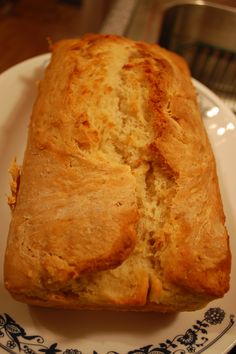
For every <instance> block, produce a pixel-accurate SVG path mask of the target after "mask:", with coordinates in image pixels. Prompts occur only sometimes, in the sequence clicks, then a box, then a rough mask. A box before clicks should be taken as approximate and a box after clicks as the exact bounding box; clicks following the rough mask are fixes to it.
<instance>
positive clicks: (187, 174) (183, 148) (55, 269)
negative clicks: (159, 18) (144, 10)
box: [5, 35, 230, 311]
mask: <svg viewBox="0 0 236 354" xmlns="http://www.w3.org/2000/svg"><path fill="white" fill-rule="evenodd" d="M52 51H53V53H52V60H51V63H50V65H49V66H48V68H47V70H46V73H45V77H44V79H43V80H42V82H41V83H40V87H39V95H38V99H37V101H36V103H35V105H34V109H33V114H32V118H31V123H30V127H29V137H28V145H27V149H26V153H25V158H24V164H23V168H22V173H21V177H20V188H19V192H18V195H17V200H16V205H15V208H14V210H13V217H12V222H11V226H10V231H9V239H8V247H7V251H6V258H5V283H6V287H7V288H8V289H9V291H10V292H11V293H12V294H13V295H14V296H15V297H16V298H18V299H20V300H23V301H26V302H29V303H36V304H40V305H45V306H59V307H72V308H83V307H87V308H103V307H105V308H123V309H132V308H133V309H134V308H135V309H141V310H163V311H172V310H189V309H190V310H191V309H196V308H199V307H201V306H203V305H204V304H205V303H206V302H208V301H210V300H211V299H213V298H216V297H220V296H223V295H224V293H225V292H226V291H227V290H228V287H229V272H230V251H229V245H228V235H227V231H226V229H225V226H224V221H225V220H224V213H223V208H222V202H221V198H220V193H219V186H218V181H217V175H216V168H215V160H214V156H213V153H212V150H211V147H210V144H209V141H208V138H207V135H206V132H205V129H204V126H203V123H202V119H201V115H200V112H199V108H198V105H197V101H196V93H195V90H194V88H193V86H192V83H191V79H190V74H189V71H188V68H187V65H186V63H185V62H184V60H183V59H182V58H180V57H179V56H177V55H176V54H174V53H171V52H169V51H167V50H165V49H163V48H160V47H159V46H157V45H152V44H147V43H142V42H134V41H132V40H130V39H127V38H123V37H118V36H109V35H106V36H104V35H86V36H84V37H83V38H81V39H71V40H64V41H60V42H58V43H56V44H55V45H54V46H53V48H52ZM16 249H17V253H16ZM13 256H14V257H13Z"/></svg>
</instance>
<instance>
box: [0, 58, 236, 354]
mask: <svg viewBox="0 0 236 354" xmlns="http://www.w3.org/2000/svg"><path fill="white" fill-rule="evenodd" d="M48 59H49V55H48V54H46V55H41V56H39V57H36V58H33V59H30V60H27V61H25V62H23V63H20V64H18V65H16V66H15V67H13V68H11V69H9V70H8V71H6V72H5V73H3V74H2V75H0V113H1V114H0V171H1V174H0V198H1V200H0V206H1V207H0V220H1V237H0V262H1V264H0V269H1V275H0V353H12V354H15V353H26V354H35V353H37V354H40V353H46V354H55V353H61V354H108V353H109V354H115V353H116V354H128V353H129V354H141V353H144V354H154V353H155V354H173V353H175V354H187V353H198V354H199V353H202V352H204V353H206V354H210V353H212V354H213V353H214V354H215V353H217V354H220V353H226V352H227V351H228V350H229V349H230V348H231V347H232V346H233V344H234V343H235V342H236V325H235V323H234V322H235V319H234V316H235V314H236V277H235V261H234V259H235V255H236V239H235V237H236V233H235V231H236V227H235V221H234V218H233V216H234V215H236V166H235V161H236V159H235V155H236V120H235V117H234V116H233V114H232V113H231V112H230V111H229V110H228V109H227V108H226V107H225V106H224V105H223V104H222V102H221V101H220V100H219V99H218V98H217V97H216V96H215V95H214V94H213V93H212V92H210V91H209V90H208V89H206V88H205V87H204V86H203V85H201V84H199V83H197V82H196V81H194V84H195V86H196V88H197V90H198V92H199V99H200V103H201V107H202V110H203V112H204V122H205V124H206V128H207V131H208V133H209V136H210V140H211V142H212V146H213V149H214V152H215V155H216V159H217V165H218V173H219V177H220V183H221V191H222V196H223V202H224V207H225V213H226V216H227V226H228V230H229V234H230V238H231V247H232V252H233V256H234V257H233V267H232V281H231V289H230V291H229V293H228V294H227V295H226V296H225V297H224V298H223V299H220V300H217V301H214V302H212V303H211V304H210V305H208V306H207V307H206V308H205V309H203V310H201V311H196V312H192V313H180V314H168V315H162V314H156V313H150V314H149V313H122V312H117V313H115V312H104V311H101V312H86V311H82V312H76V311H62V310H52V309H41V308H35V307H29V306H27V305H24V304H21V303H18V302H16V301H14V300H13V299H12V298H11V297H10V295H9V294H8V293H7V292H6V291H5V290H4V286H3V275H2V270H3V256H4V250H5V246H6V239H7V233H8V226H9V220H10V211H9V208H8V206H7V203H6V195H7V194H8V193H9V187H8V184H9V175H8V173H7V170H8V167H9V165H10V163H11V160H12V158H13V157H14V156H17V161H18V162H20V161H21V160H22V156H23V152H24V148H25V143H26V136H27V125H28V122H29V117H30V113H31V109H32V104H33V102H34V99H35V96H36V91H37V90H36V86H37V81H38V80H39V79H40V78H41V77H42V75H43V70H44V67H45V65H46V63H47V61H48ZM213 107H214V108H213ZM208 116H210V117H208ZM207 117H208V118H207ZM39 188H40V186H39ZM16 252H17V250H16Z"/></svg>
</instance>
